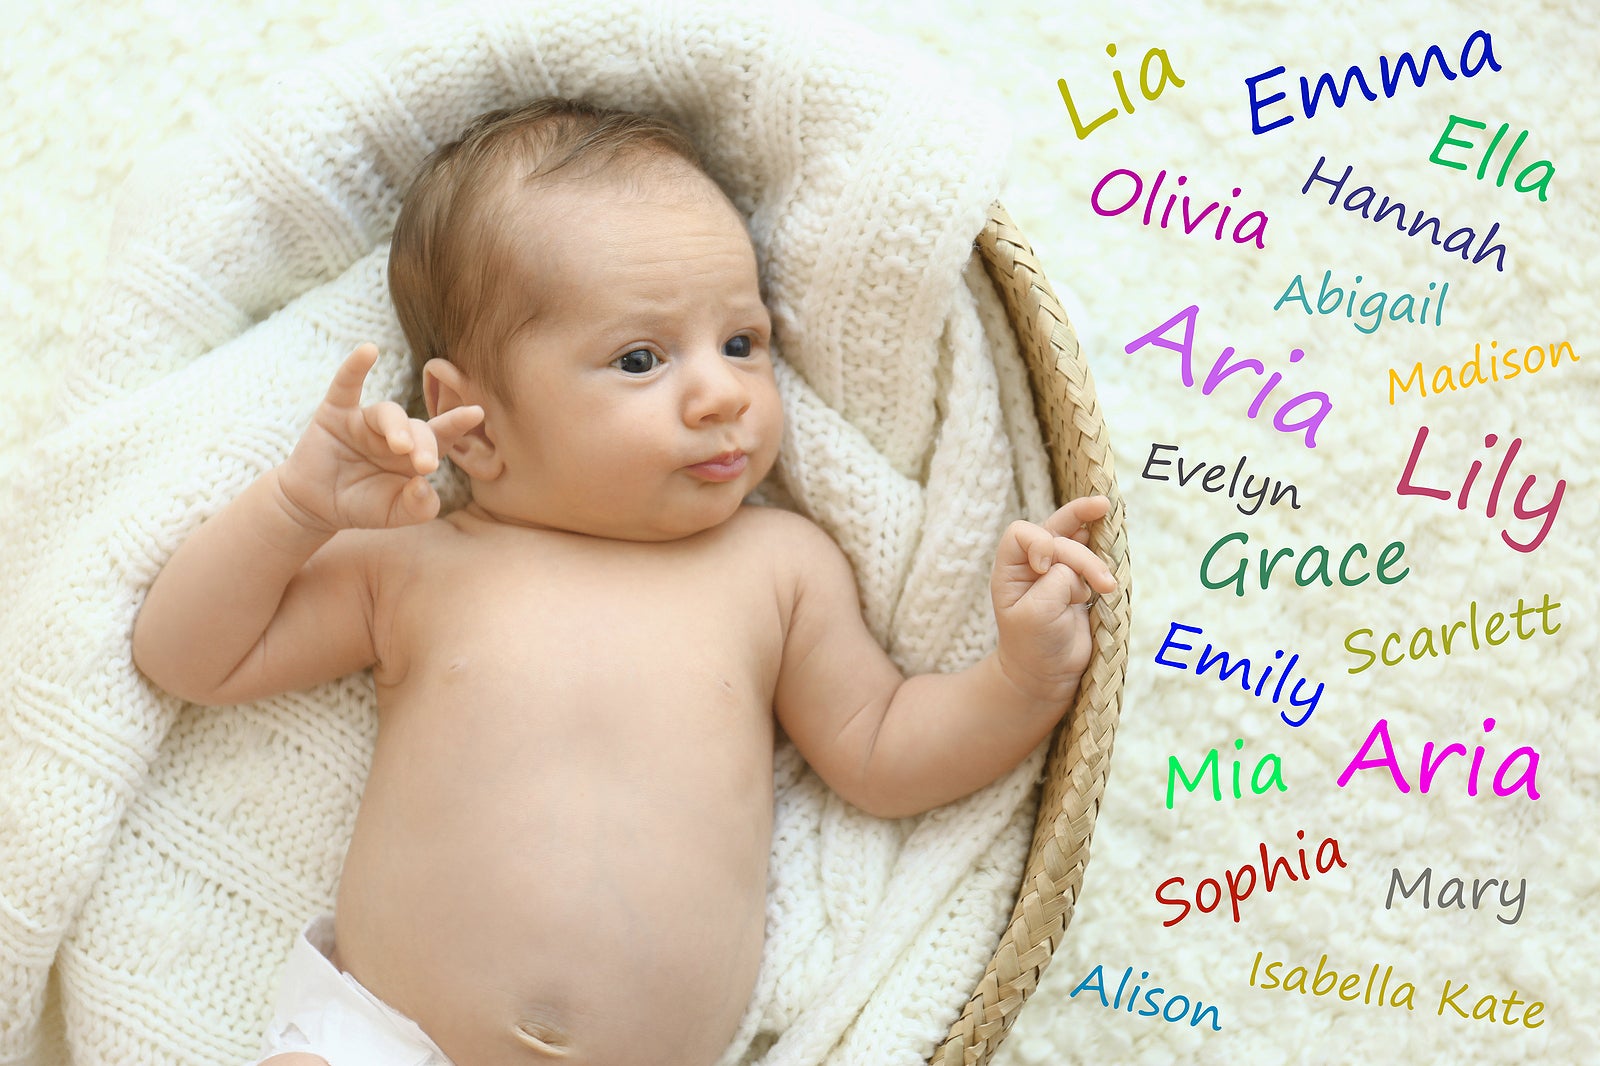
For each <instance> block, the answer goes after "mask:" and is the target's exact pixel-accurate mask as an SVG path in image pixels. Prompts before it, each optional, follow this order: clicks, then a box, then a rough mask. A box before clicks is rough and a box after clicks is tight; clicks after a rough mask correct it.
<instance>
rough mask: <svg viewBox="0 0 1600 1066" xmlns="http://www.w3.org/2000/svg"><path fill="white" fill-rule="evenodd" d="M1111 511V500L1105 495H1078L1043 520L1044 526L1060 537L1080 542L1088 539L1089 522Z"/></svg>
mask: <svg viewBox="0 0 1600 1066" xmlns="http://www.w3.org/2000/svg"><path fill="white" fill-rule="evenodd" d="M1110 513H1111V501H1110V499H1108V498H1107V497H1105V496H1080V497H1078V498H1077V499H1075V500H1068V501H1067V502H1066V503H1064V504H1062V505H1061V507H1060V509H1059V510H1057V511H1056V513H1055V514H1053V515H1051V516H1050V517H1049V518H1046V519H1045V520H1044V528H1046V529H1048V530H1049V531H1050V532H1051V533H1054V534H1055V535H1057V536H1060V537H1071V538H1072V539H1074V540H1076V541H1079V542H1080V543H1081V542H1083V541H1086V540H1088V539H1089V524H1090V523H1091V522H1096V521H1099V520H1100V519H1102V518H1104V517H1105V516H1106V515H1108V514H1110Z"/></svg>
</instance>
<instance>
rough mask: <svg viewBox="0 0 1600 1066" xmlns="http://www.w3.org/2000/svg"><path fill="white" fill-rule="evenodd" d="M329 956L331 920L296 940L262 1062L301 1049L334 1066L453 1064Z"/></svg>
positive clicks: (314, 925) (316, 924) (319, 922)
mask: <svg viewBox="0 0 1600 1066" xmlns="http://www.w3.org/2000/svg"><path fill="white" fill-rule="evenodd" d="M332 951H333V916H332V915H327V916H324V917H321V918H318V919H316V920H314V921H313V922H312V923H311V924H310V925H308V926H306V929H305V932H304V933H302V934H300V939H298V940H296V941H295V944H294V948H293V950H291V951H290V953H289V965H288V967H287V968H286V969H285V970H284V973H283V982H282V984H281V985H280V986H279V989H278V1003H277V1006H276V1007H275V1008H274V1010H273V1016H272V1025H271V1026H270V1027H268V1029H267V1037H266V1040H265V1042H264V1043H263V1045H262V1059H263V1060H264V1059H266V1058H270V1057H271V1056H273V1055H280V1054H282V1053H284V1052H286V1051H307V1052H310V1053H311V1054H313V1055H321V1056H322V1057H323V1058H325V1059H327V1060H328V1062H329V1063H331V1064H332V1066H451V1063H450V1060H449V1059H448V1058H446V1057H445V1054H444V1052H442V1051H440V1050H439V1046H438V1045H437V1044H435V1043H434V1042H433V1041H432V1040H430V1039H428V1035H427V1034H426V1033H424V1032H423V1031H422V1029H421V1027H419V1026H418V1025H417V1023H416V1022H414V1021H412V1020H411V1019H410V1018H407V1017H406V1016H405V1015H403V1014H401V1013H400V1012H399V1011H397V1010H395V1009H394V1008H393V1007H391V1006H389V1005H388V1004H387V1003H385V1002H383V1000H381V999H379V998H378V997H377V996H375V995H373V994H372V993H371V992H368V991H367V990H366V989H365V988H363V987H361V982H359V981H357V980H356V979H355V978H354V977H351V976H350V975H349V974H347V973H340V972H339V971H338V970H337V969H335V968H334V965H333V963H332V962H331V961H330V960H329V955H330V954H331V953H332ZM259 1061H261V1060H258V1062H259Z"/></svg>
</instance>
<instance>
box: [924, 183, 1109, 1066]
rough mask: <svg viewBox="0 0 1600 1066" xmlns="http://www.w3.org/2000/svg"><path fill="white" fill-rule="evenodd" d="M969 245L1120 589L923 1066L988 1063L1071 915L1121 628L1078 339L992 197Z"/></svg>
mask: <svg viewBox="0 0 1600 1066" xmlns="http://www.w3.org/2000/svg"><path fill="white" fill-rule="evenodd" d="M977 252H978V255H979V256H980V257H981V258H982V260H983V265H984V268H985V269H986V270H987V271H988V273H989V277H990V278H991V279H992V280H993V281H994V284H995V287H996V288H997V289H998V290H999V292H1000V295H1001V298H1002V299H1003V300H1004V302H1005V305H1006V310H1007V312H1008V314H1009V316H1010V319H1011V327H1012V329H1014V330H1015V331H1016V334H1017V342H1018V345H1019V347H1020V348H1021V350H1022V355H1023V359H1024V360H1025V361H1026V362H1027V364H1028V374H1029V379H1030V381H1031V382H1032V384H1033V395H1034V405H1035V407H1036V409H1037V411H1038V415H1039V424H1040V426H1041V428H1042V429H1043V430H1044V440H1045V446H1046V448H1047V449H1048V450H1049V453H1050V473H1051V477H1052V479H1053V481H1054V484H1055V492H1056V501H1057V503H1062V502H1065V501H1066V500H1069V499H1072V498H1074V497H1077V496H1087V495H1094V494H1096V493H1099V494H1103V495H1105V496H1108V497H1110V499H1111V513H1110V514H1108V515H1107V516H1106V517H1105V518H1104V519H1103V520H1101V521H1099V522H1097V523H1095V525H1094V527H1093V529H1092V532H1091V535H1090V540H1089V545H1090V547H1092V548H1094V550H1095V551H1096V552H1098V553H1100V555H1101V556H1102V557H1104V558H1105V559H1106V560H1108V561H1109V562H1110V564H1111V572H1112V573H1113V574H1115V575H1116V578H1117V586H1118V591H1117V593H1116V594H1115V595H1112V596H1108V597H1104V598H1102V599H1100V600H1098V601H1097V602H1096V604H1095V606H1094V608H1093V611H1092V614H1093V626H1094V657H1093V658H1092V659H1091V660H1090V663H1089V669H1088V670H1087V671H1086V672H1085V674H1084V676H1083V682H1082V684H1081V685H1080V686H1079V689H1078V699H1077V702H1076V703H1075V704H1074V705H1073V708H1072V711H1071V713H1069V714H1068V715H1067V717H1066V718H1065V719H1063V720H1062V723H1061V725H1060V726H1058V727H1057V729H1056V733H1055V736H1054V738H1053V739H1052V741H1051V744H1050V756H1049V761H1048V762H1046V764H1045V780H1044V790H1043V793H1042V794H1041V795H1040V797H1039V815H1038V819H1037V821H1036V822H1035V823H1034V830H1033V844H1032V846H1031V847H1030V848H1029V850H1028V864H1027V867H1026V869H1025V871H1024V873H1023V877H1022V882H1021V884H1020V885H1019V886H1018V891H1017V902H1016V906H1015V908H1013V910H1012V912H1011V922H1010V924H1009V925H1008V926H1007V927H1006V931H1005V934H1004V935H1003V936H1002V937H1001V938H1000V945H999V947H998V948H996V949H995V953H994V958H993V959H991V960H990V961H989V968H988V970H987V971H986V972H985V973H984V975H983V980H981V981H980V982H978V987H977V990H976V991H974V992H973V994H972V998H971V999H969V1000H968V1001H967V1005H966V1007H965V1009H963V1010H962V1012H961V1017H960V1018H959V1019H958V1020H957V1021H956V1022H955V1024H953V1025H952V1026H951V1027H950V1032H949V1035H948V1036H946V1037H945V1041H944V1043H943V1044H941V1045H940V1046H939V1049H938V1050H937V1051H936V1052H934V1055H933V1058H932V1059H930V1060H929V1062H930V1063H932V1064H933V1066H979V1064H982V1063H986V1062H988V1061H989V1058H990V1056H992V1055H993V1054H994V1051H995V1048H997V1047H998V1046H999V1045H1000V1041H1001V1040H1002V1039H1004V1037H1005V1035H1006V1033H1007V1032H1009V1031H1010V1029H1011V1026H1012V1023H1014V1022H1015V1021H1016V1018H1017V1012H1018V1011H1019V1010H1020V1009H1021V1008H1022V1004H1023V1002H1024V1001H1025V1000H1026V999H1027V998H1028V996H1029V995H1030V994H1031V993H1032V992H1033V990H1034V988H1035V987H1037V985H1038V984H1039V975H1040V974H1042V973H1043V972H1044V968H1045V966H1046V965H1048V964H1049V962H1050V956H1051V953H1052V952H1054V951H1055V949H1056V947H1057V945H1059V944H1060V943H1061V941H1062V938H1063V936H1064V935H1065V933H1066V930H1067V924H1068V923H1069V922H1071V921H1072V908H1073V906H1074V905H1075V904H1076V903H1077V901H1078V891H1079V889H1080V888H1082V886H1083V872H1084V869H1085V868H1086V867H1087V866H1088V865H1089V838H1090V836H1091V835H1093V832H1094V820H1095V815H1096V814H1098V813H1099V811H1100V795H1101V793H1102V792H1103V791H1104V790H1105V785H1106V775H1107V773H1108V771H1109V770H1110V767H1111V742H1112V740H1113V739H1114V738H1115V736H1116V732H1117V715H1118V712H1119V710H1120V708H1121V706H1122V679H1123V676H1124V675H1125V674H1126V673H1127V668H1128V638H1129V633H1130V629H1129V617H1130V603H1129V599H1130V591H1131V590H1130V588H1129V571H1128V538H1127V535H1126V533H1125V531H1124V529H1123V517H1124V513H1123V503H1122V497H1121V495H1120V494H1118V492H1117V479H1116V474H1115V472H1114V470H1113V469H1112V457H1111V442H1110V439H1109V437H1108V435H1107V433H1106V427H1105V422H1104V420H1103V419H1102V418H1101V417H1100V404H1099V402H1098V401H1097V400H1096V399H1095V394H1094V380H1093V379H1092V378H1091V377H1090V376H1089V366H1088V364H1087V363H1086V362H1085V361H1084V358H1083V353H1082V352H1081V351H1079V349H1078V338H1077V335H1076V334H1075V333H1073V331H1072V324H1071V323H1070V322H1068V321H1067V315H1066V312H1065V311H1063V310H1062V309H1061V304H1060V302H1059V301H1057V300H1056V297H1055V293H1054V292H1052V291H1051V290H1050V282H1049V281H1048V280H1046V279H1045V276H1044V271H1043V270H1042V269H1041V268H1040V266H1039V261H1038V260H1037V259H1036V258H1034V255H1033V250H1032V249H1031V248H1029V247H1028V242H1027V241H1026V240H1025V239H1023V236H1022V234H1021V233H1020V232H1018V230H1017V228H1016V225H1015V224H1014V223H1013V222H1012V221H1011V216H1010V215H1008V214H1006V211H1005V208H1003V207H1001V206H1000V205H999V204H998V203H996V204H994V205H993V206H992V207H991V208H990V211H989V222H988V224H987V225H986V226H985V227H984V229H983V232H982V233H981V234H979V236H978V240H977Z"/></svg>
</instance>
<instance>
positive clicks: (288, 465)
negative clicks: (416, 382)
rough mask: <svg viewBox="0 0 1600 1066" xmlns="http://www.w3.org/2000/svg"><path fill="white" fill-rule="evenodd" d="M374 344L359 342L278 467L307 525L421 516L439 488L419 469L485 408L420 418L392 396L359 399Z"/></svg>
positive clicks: (434, 505)
mask: <svg viewBox="0 0 1600 1066" xmlns="http://www.w3.org/2000/svg"><path fill="white" fill-rule="evenodd" d="M377 361H378V349H377V347H376V346H375V345H372V344H362V345H359V346H358V347H357V348H356V349H355V351H353V352H351V353H350V355H349V357H348V358H346V359H345V361H344V363H343V365H341V366H340V367H339V369H338V371H337V372H336V373H335V374H334V376H333V384H331V385H329V386H328V394H327V396H326V397H324V398H323V401H322V404H321V405H320V406H319V407H318V408H317V413H316V415H315V416H313V418H312V420H311V425H310V426H308V427H307V428H306V432H305V435H304V436H302V437H301V438H300V442H299V443H298V444H296V445H295V447H294V452H293V453H292V454H291V455H290V456H289V458H288V460H287V461H286V462H285V463H284V464H283V466H282V467H280V468H279V470H278V484H279V487H280V489H281V491H282V493H283V497H284V501H285V503H286V504H287V505H288V507H289V509H290V511H291V512H292V513H293V514H294V516H295V518H296V519H297V520H298V521H300V523H301V524H302V525H304V526H305V527H306V528H308V529H315V530H318V531H320V532H325V533H332V532H334V531H336V530H340V529H351V528H354V529H381V528H387V527H391V526H408V525H416V524H418V523H421V522H426V521H428V520H430V519H431V518H433V517H434V515H436V514H438V513H439V494H438V493H437V492H435V491H434V490H433V486H432V485H429V484H428V482H427V479H426V478H425V477H424V476H423V475H426V474H431V473H432V472H433V471H434V470H436V469H437V468H438V466H439V455H440V453H441V452H445V451H448V450H449V449H450V446H451V445H452V444H454V443H455V442H456V441H457V440H459V439H460V438H461V437H462V436H463V435H464V434H466V433H468V432H470V431H471V430H472V429H473V427H475V426H476V425H477V424H478V423H479V422H481V421H483V408H481V407H457V408H454V409H453V410H450V411H446V412H445V413H444V414H442V415H440V416H439V417H437V418H434V419H430V420H429V421H427V422H423V421H421V420H419V419H415V418H409V417H407V415H406V412H405V410H404V409H403V408H402V407H401V406H400V405H399V404H396V403H392V402H384V403H377V404H373V405H371V406H369V407H362V406H361V384H362V382H364V381H365V380H366V378H367V372H368V371H370V370H371V369H372V367H373V364H375V363H376V362H377Z"/></svg>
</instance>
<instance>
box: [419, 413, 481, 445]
mask: <svg viewBox="0 0 1600 1066" xmlns="http://www.w3.org/2000/svg"><path fill="white" fill-rule="evenodd" d="M482 421H483V408H481V407H478V406H476V405H474V404H469V405H466V406H463V407H452V408H451V409H450V410H448V411H446V412H445V413H444V414H442V415H439V416H438V417H436V418H431V419H429V420H428V429H429V430H431V431H432V432H433V436H434V439H435V440H437V441H438V445H439V451H441V452H448V451H449V450H450V448H451V446H452V445H454V444H455V442H456V441H458V440H460V439H461V438H462V437H464V436H466V435H467V434H468V433H471V432H472V431H473V430H474V429H476V428H477V427H478V425H479V424H480V423H481V422H482Z"/></svg>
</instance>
